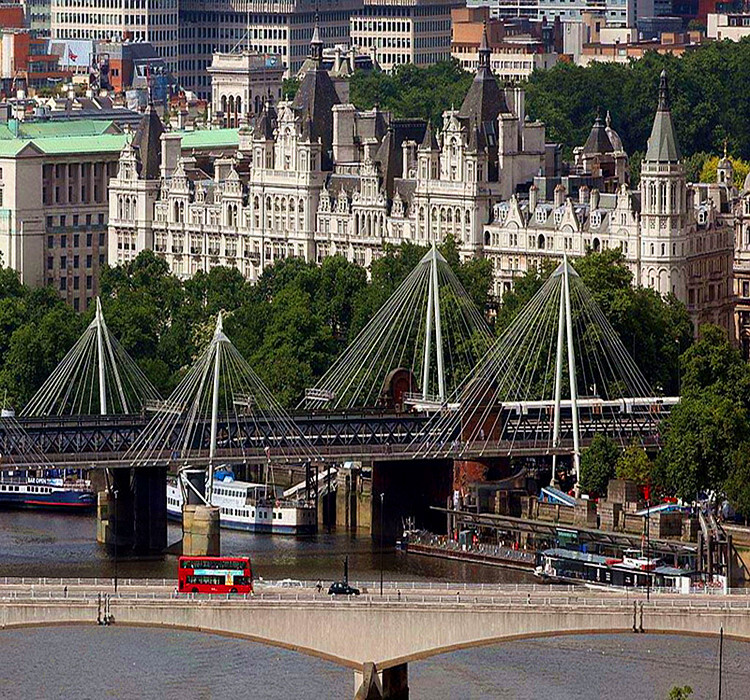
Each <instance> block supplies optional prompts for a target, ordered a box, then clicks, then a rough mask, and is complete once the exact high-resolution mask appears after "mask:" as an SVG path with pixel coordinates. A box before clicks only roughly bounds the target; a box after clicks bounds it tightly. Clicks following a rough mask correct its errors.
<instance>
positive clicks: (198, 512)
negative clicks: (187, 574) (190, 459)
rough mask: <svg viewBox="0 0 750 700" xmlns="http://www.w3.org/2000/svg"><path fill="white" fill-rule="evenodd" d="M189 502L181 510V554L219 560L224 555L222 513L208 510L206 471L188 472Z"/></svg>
mask: <svg viewBox="0 0 750 700" xmlns="http://www.w3.org/2000/svg"><path fill="white" fill-rule="evenodd" d="M184 476H185V478H186V479H187V480H188V482H189V488H188V489H187V490H186V493H187V500H186V502H185V504H184V505H183V506H182V553H183V555H185V556H189V557H201V556H203V557H218V556H219V555H220V554H221V529H220V518H221V511H220V509H219V508H217V507H216V506H207V505H206V503H205V501H204V498H205V495H206V470H205V469H188V470H187V471H185V473H184Z"/></svg>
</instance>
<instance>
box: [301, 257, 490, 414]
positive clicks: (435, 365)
mask: <svg viewBox="0 0 750 700" xmlns="http://www.w3.org/2000/svg"><path fill="white" fill-rule="evenodd" d="M491 342H492V332H491V331H490V329H489V327H488V325H487V323H486V321H485V320H484V318H483V316H482V314H481V313H480V312H479V310H478V309H477V308H476V306H475V305H474V303H473V301H472V299H471V297H470V296H469V294H468V293H467V292H466V290H465V289H464V287H463V286H462V285H461V282H460V281H459V280H458V278H457V277H456V275H455V273H454V272H453V270H452V269H451V267H450V265H449V264H448V262H447V261H446V260H445V258H444V257H443V256H442V255H441V254H440V252H439V251H438V249H437V247H436V246H435V244H434V243H433V245H432V247H431V249H430V250H429V251H428V252H427V253H426V254H425V256H424V257H423V258H422V259H421V260H420V262H419V263H418V264H417V266H416V267H415V268H414V269H413V270H412V271H411V273H410V274H409V275H408V276H407V277H406V279H405V280H404V281H403V282H402V283H401V285H400V286H399V287H398V289H396V291H395V292H394V293H393V294H392V295H391V296H390V298H389V299H388V300H387V301H386V302H385V303H384V304H383V306H381V307H380V309H379V310H378V311H377V313H376V314H375V316H374V317H373V318H372V319H371V320H370V322H369V323H368V324H367V325H366V326H365V327H364V328H363V329H362V331H360V333H359V334H358V335H357V337H356V338H355V339H354V341H353V342H352V343H351V344H350V345H349V346H348V347H347V348H346V350H344V352H343V353H342V354H341V356H339V358H338V359H337V360H336V362H334V364H333V365H332V366H331V367H330V369H329V370H328V371H327V372H326V373H325V374H324V375H323V377H321V379H320V380H319V381H318V383H317V384H316V385H315V386H314V387H313V388H311V389H308V390H307V391H306V392H305V398H304V399H303V400H302V402H301V403H300V406H299V407H300V408H306V409H317V408H321V409H327V410H332V411H335V410H346V409H352V408H373V407H381V408H389V409H394V408H396V409H397V410H403V409H408V408H410V407H411V408H416V409H420V410H434V409H436V408H439V407H440V406H441V405H442V404H443V403H444V402H445V400H446V398H447V397H448V395H449V394H450V392H451V391H453V389H454V388H455V387H456V386H457V385H458V384H459V383H460V382H461V380H462V379H463V378H464V377H465V376H466V375H467V374H468V372H469V371H470V370H471V368H472V367H473V366H474V365H475V363H476V362H477V360H478V359H479V358H480V357H481V356H482V354H483V353H484V352H485V351H486V350H487V348H488V347H489V346H490V344H491Z"/></svg>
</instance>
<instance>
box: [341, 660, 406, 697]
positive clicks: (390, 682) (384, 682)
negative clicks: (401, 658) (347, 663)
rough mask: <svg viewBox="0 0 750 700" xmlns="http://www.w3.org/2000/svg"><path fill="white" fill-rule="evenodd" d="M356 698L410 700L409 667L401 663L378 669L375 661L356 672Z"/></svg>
mask: <svg viewBox="0 0 750 700" xmlns="http://www.w3.org/2000/svg"><path fill="white" fill-rule="evenodd" d="M354 700H409V667H408V664H399V665H398V666H392V667H391V668H386V669H385V670H383V671H378V669H377V667H376V666H375V664H374V663H369V662H368V663H364V664H362V670H361V671H355V672H354Z"/></svg>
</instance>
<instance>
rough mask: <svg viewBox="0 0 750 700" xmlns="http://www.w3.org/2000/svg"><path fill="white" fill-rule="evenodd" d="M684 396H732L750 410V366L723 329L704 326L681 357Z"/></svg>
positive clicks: (696, 397)
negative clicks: (694, 341)
mask: <svg viewBox="0 0 750 700" xmlns="http://www.w3.org/2000/svg"><path fill="white" fill-rule="evenodd" d="M680 368H681V377H682V394H683V396H686V397H689V398H695V399H701V398H705V397H706V395H707V394H713V395H715V396H718V397H731V398H733V399H736V400H737V401H738V402H739V403H740V404H741V405H743V406H745V407H750V367H749V366H748V364H747V363H746V362H745V361H744V360H743V359H742V355H741V354H740V351H739V350H738V349H737V348H736V347H734V345H732V343H730V341H729V338H728V337H727V333H726V331H725V330H724V329H723V328H719V327H718V326H713V325H709V324H706V325H703V326H701V327H700V329H699V338H698V340H697V342H696V343H694V344H693V345H692V346H691V347H689V348H688V349H687V350H686V351H685V352H684V353H683V354H682V356H681V357H680Z"/></svg>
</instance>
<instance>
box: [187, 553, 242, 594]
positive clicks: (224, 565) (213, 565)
mask: <svg viewBox="0 0 750 700" xmlns="http://www.w3.org/2000/svg"><path fill="white" fill-rule="evenodd" d="M177 580H178V586H179V590H180V592H181V593H252V592H253V572H252V569H251V568H250V559H249V557H180V560H179V570H178V572H177Z"/></svg>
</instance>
